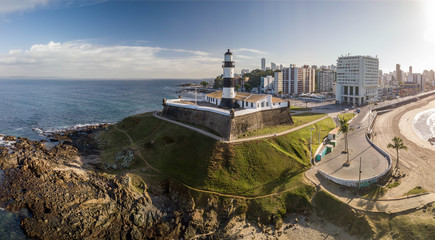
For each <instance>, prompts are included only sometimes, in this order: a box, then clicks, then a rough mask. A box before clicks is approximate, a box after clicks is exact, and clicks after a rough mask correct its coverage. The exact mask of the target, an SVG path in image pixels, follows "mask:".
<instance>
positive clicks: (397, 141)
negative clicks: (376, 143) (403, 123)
mask: <svg viewBox="0 0 435 240" xmlns="http://www.w3.org/2000/svg"><path fill="white" fill-rule="evenodd" d="M392 140H393V144H391V143H389V144H388V145H387V148H394V149H396V152H397V162H396V169H399V149H403V150H408V147H407V146H405V144H403V140H402V139H401V138H400V137H394V138H393V139H392Z"/></svg>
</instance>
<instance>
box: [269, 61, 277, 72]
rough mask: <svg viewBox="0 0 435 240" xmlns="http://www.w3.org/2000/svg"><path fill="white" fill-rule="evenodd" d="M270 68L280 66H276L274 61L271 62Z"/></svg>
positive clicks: (273, 68)
mask: <svg viewBox="0 0 435 240" xmlns="http://www.w3.org/2000/svg"><path fill="white" fill-rule="evenodd" d="M270 69H272V70H276V69H278V67H277V66H276V64H275V63H274V62H271V63H270Z"/></svg>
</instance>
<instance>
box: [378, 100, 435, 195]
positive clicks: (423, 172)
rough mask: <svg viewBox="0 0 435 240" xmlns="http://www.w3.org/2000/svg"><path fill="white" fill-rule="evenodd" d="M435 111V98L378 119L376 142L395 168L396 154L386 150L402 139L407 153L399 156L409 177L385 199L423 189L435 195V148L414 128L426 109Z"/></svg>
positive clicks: (402, 167)
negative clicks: (388, 155)
mask: <svg viewBox="0 0 435 240" xmlns="http://www.w3.org/2000/svg"><path fill="white" fill-rule="evenodd" d="M431 108H435V96H431V97H427V98H425V99H422V100H419V101H417V102H414V103H411V104H407V105H404V106H401V107H398V108H396V109H394V110H392V111H390V112H386V113H384V114H380V115H378V117H377V119H376V122H375V125H374V131H375V134H376V135H375V138H374V142H375V144H377V145H378V146H380V147H381V148H382V149H384V150H385V151H387V152H388V153H389V154H390V155H391V157H392V160H393V163H394V164H393V166H395V165H396V151H395V150H394V149H390V148H387V145H388V143H391V139H392V138H393V137H395V136H397V137H400V138H402V139H403V141H404V144H405V145H406V146H407V147H408V151H404V150H401V151H400V152H399V159H400V168H401V170H402V172H404V173H405V174H406V176H405V177H404V178H402V180H401V184H400V185H399V186H398V187H395V188H393V189H391V190H389V191H388V192H387V193H386V195H385V196H384V197H385V198H391V197H399V196H402V195H403V194H404V193H406V192H408V191H409V190H411V189H413V188H414V187H416V186H422V187H423V188H425V189H426V190H428V191H430V192H435V176H434V175H433V172H435V165H434V163H435V157H434V154H435V147H432V146H431V144H430V143H429V142H427V141H424V140H423V139H421V138H420V137H418V135H417V134H416V132H415V131H414V128H413V126H412V123H413V120H414V118H415V116H416V115H417V114H418V113H419V112H422V111H425V110H427V109H431Z"/></svg>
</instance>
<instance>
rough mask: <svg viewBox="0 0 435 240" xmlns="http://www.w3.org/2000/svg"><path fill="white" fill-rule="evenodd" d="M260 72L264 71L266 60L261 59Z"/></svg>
mask: <svg viewBox="0 0 435 240" xmlns="http://www.w3.org/2000/svg"><path fill="white" fill-rule="evenodd" d="M261 70H263V71H266V58H262V59H261Z"/></svg>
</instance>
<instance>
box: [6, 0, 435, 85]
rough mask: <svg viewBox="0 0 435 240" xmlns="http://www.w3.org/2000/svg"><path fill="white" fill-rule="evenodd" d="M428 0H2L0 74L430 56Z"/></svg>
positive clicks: (429, 64) (128, 73) (159, 73)
mask: <svg viewBox="0 0 435 240" xmlns="http://www.w3.org/2000/svg"><path fill="white" fill-rule="evenodd" d="M433 15H435V4H433V3H432V2H431V1H424V0H422V1H417V0H414V1H412V0H409V1H391V0H390V1H388V0H386V1H374V0H371V1H353V0H350V1H344V0H341V1H327V0H323V1H292V0H289V1H242V0H240V1H140V0H136V1H104V0H87V1H85V0H78V1H75V0H62V1H60V0H0V36H1V37H0V77H35V78H44V77H55V78H86V79H88V78H109V79H132V78H134V79H137V78H138V79H146V78H212V77H214V76H216V75H218V74H220V73H221V71H222V69H221V67H220V64H221V63H220V62H221V61H222V58H223V54H224V52H225V50H226V49H227V48H230V49H232V51H233V53H234V57H235V60H236V71H237V72H239V71H240V69H242V68H249V69H255V68H259V66H260V58H261V57H265V58H266V60H267V64H268V65H269V66H270V62H271V61H272V62H275V63H277V64H283V65H285V66H288V65H289V64H296V65H299V66H300V65H304V64H309V65H313V64H315V65H330V64H335V63H336V60H337V57H339V56H340V55H344V54H348V53H350V54H355V55H372V56H376V55H377V56H378V57H379V59H380V68H381V69H382V70H384V71H393V70H394V68H395V64H396V63H400V64H401V65H402V66H403V69H407V68H408V66H409V65H412V66H413V69H414V71H422V70H424V69H433V68H434V65H435V55H434V54H433V53H434V52H435V51H434V50H435V18H434V17H433Z"/></svg>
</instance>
